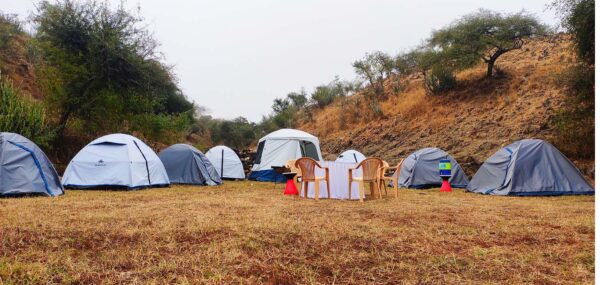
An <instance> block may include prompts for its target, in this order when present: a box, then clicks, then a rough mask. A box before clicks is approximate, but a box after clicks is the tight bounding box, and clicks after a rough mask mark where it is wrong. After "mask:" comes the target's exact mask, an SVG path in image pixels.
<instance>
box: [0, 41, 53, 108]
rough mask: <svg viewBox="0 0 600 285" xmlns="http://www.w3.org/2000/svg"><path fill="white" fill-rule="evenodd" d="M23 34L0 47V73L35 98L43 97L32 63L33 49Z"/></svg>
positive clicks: (34, 55)
mask: <svg viewBox="0 0 600 285" xmlns="http://www.w3.org/2000/svg"><path fill="white" fill-rule="evenodd" d="M30 45H31V43H29V38H28V37H27V36H25V35H23V36H16V37H15V38H13V39H12V40H11V41H10V43H9V46H8V47H7V48H6V49H0V74H1V75H2V76H7V77H8V78H10V79H11V80H12V82H13V83H14V84H15V86H17V87H18V88H19V89H20V90H22V91H23V92H24V93H25V94H28V95H31V96H33V98H35V99H41V98H43V93H42V92H41V90H40V86H39V82H38V80H37V75H36V72H35V65H34V64H33V63H32V60H33V58H34V57H36V56H38V55H36V54H35V52H36V51H35V49H34V48H33V47H31V46H30Z"/></svg>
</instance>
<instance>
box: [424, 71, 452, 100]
mask: <svg viewBox="0 0 600 285" xmlns="http://www.w3.org/2000/svg"><path fill="white" fill-rule="evenodd" d="M455 85H456V77H455V76H454V72H453V71H452V69H450V68H447V67H443V66H434V67H433V68H432V69H431V72H429V73H428V74H427V75H426V76H425V87H426V89H427V93H428V94H430V95H437V94H440V93H442V92H445V91H448V90H451V89H452V88H454V86H455Z"/></svg>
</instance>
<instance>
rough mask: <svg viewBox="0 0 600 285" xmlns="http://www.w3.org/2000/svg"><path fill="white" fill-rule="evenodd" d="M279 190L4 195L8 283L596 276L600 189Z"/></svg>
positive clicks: (1, 239)
mask: <svg viewBox="0 0 600 285" xmlns="http://www.w3.org/2000/svg"><path fill="white" fill-rule="evenodd" d="M275 187H276V188H277V189H276V190H275ZM282 187H283V186H282V185H281V184H278V185H276V186H275V185H274V184H272V183H256V182H227V183H226V184H225V185H224V186H220V187H212V188H210V187H184V186H175V187H170V188H163V189H150V190H143V191H137V192H111V191H69V192H68V193H67V195H65V196H61V197H59V198H56V199H48V198H24V199H2V200H0V217H1V218H0V283H3V282H4V283H8V284H10V283H104V284H114V283H118V282H122V283H167V282H169V283H172V282H179V283H233V282H235V283H237V282H240V281H241V282H242V283H253V284H254V283H271V284H294V283H328V284H331V283H336V284H346V283H353V284H365V283H375V284H394V283H400V282H402V283H443V284H457V283H473V284H481V283H592V282H593V278H594V197H593V196H580V197H537V198H515V197H490V196H482V195H475V194H467V193H463V192H462V191H455V192H453V193H449V194H446V193H439V192H437V191H416V190H401V193H400V198H398V199H394V198H392V196H393V195H390V198H384V199H382V200H370V201H367V202H366V203H364V204H359V203H357V202H348V201H336V200H321V201H319V202H315V201H313V200H307V199H299V198H294V197H286V196H283V195H281V193H282V191H283V189H282Z"/></svg>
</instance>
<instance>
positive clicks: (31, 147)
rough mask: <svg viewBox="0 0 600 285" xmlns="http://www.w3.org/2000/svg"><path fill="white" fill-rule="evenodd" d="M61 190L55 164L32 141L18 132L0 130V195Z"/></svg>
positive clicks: (46, 194)
mask: <svg viewBox="0 0 600 285" xmlns="http://www.w3.org/2000/svg"><path fill="white" fill-rule="evenodd" d="M62 194H64V189H63V187H62V184H61V183H60V178H59V177H58V174H57V173H56V170H55V169H54V166H53V165H52V163H51V162H50V160H49V159H48V157H46V154H44V152H43V151H42V150H41V149H40V148H39V147H38V146H37V145H36V144H35V143H33V142H32V141H30V140H28V139H26V138H25V137H23V136H21V135H18V134H13V133H4V132H3V133H0V196H19V195H44V196H58V195H62Z"/></svg>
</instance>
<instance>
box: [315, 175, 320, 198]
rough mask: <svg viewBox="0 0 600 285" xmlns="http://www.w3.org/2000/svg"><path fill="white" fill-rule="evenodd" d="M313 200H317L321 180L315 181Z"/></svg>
mask: <svg viewBox="0 0 600 285" xmlns="http://www.w3.org/2000/svg"><path fill="white" fill-rule="evenodd" d="M314 183H315V200H316V201H318V200H319V184H321V180H315V182H314Z"/></svg>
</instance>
